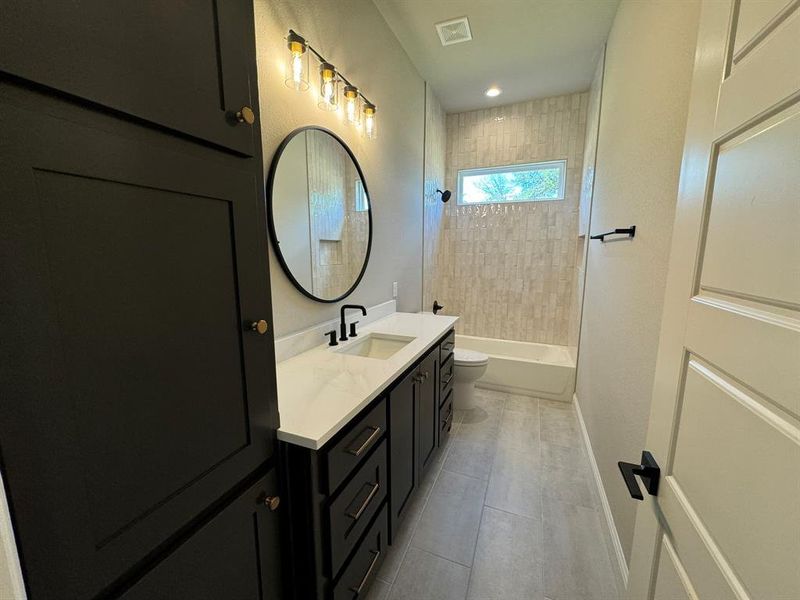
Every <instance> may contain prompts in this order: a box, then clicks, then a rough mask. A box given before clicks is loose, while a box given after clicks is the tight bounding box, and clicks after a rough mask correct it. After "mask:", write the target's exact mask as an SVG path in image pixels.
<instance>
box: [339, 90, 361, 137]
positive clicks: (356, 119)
mask: <svg viewBox="0 0 800 600" xmlns="http://www.w3.org/2000/svg"><path fill="white" fill-rule="evenodd" d="M342 104H343V105H344V117H345V119H347V122H348V123H350V124H351V125H355V126H356V127H359V126H360V125H361V112H362V109H361V96H359V94H358V88H357V87H355V86H352V85H346V86H344V91H343V92H342Z"/></svg>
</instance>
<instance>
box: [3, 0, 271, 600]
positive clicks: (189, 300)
mask: <svg viewBox="0 0 800 600" xmlns="http://www.w3.org/2000/svg"><path fill="white" fill-rule="evenodd" d="M0 14H2V17H0V281H2V284H1V285H0V330H2V360H0V454H2V469H3V473H2V475H3V483H4V484H5V492H6V495H7V497H8V501H9V505H10V508H11V517H12V523H13V527H14V534H15V541H16V544H17V548H18V550H19V555H20V561H21V566H22V572H23V573H24V579H25V586H26V593H27V596H28V598H30V599H31V600H37V599H40V598H41V599H47V598H59V599H65V600H66V599H73V598H74V599H79V598H106V597H119V596H124V597H126V598H170V599H176V600H180V599H181V598H209V599H210V598H222V597H231V598H232V597H235V598H237V600H238V599H242V600H245V599H248V600H249V599H253V600H256V599H259V600H260V599H264V598H276V597H278V591H277V586H278V584H279V571H280V568H279V567H280V563H279V554H278V552H277V550H276V548H277V545H278V543H279V539H278V529H279V528H278V523H279V519H280V514H281V510H282V509H281V508H278V507H277V506H276V504H277V502H276V501H275V500H274V499H275V498H277V497H278V495H279V489H278V480H277V476H276V471H275V465H276V463H277V459H276V456H275V449H276V434H275V432H276V429H277V427H278V411H277V398H276V395H277V394H276V385H275V379H276V378H275V369H274V364H275V363H274V361H275V357H274V344H273V339H272V323H271V319H272V314H271V305H270V302H271V296H270V282H269V268H268V263H267V248H266V244H267V241H266V240H267V231H266V229H267V228H266V217H265V211H264V191H263V185H262V182H263V180H264V178H263V163H262V156H261V145H260V129H259V121H258V118H257V114H256V113H257V111H258V107H259V101H258V95H257V90H258V85H257V81H256V60H255V41H254V26H253V8H252V5H251V3H250V2H247V1H243V2H219V1H217V2H213V1H210V2H199V3H186V2H184V3H170V2H162V1H159V0H144V1H140V2H123V3H113V5H112V4H111V3H108V2H103V1H100V0H86V1H82V2H70V3H60V2H55V3H41V2H25V1H22V0H0ZM245 108H247V110H245ZM237 113H239V114H238V116H237ZM267 499H273V500H271V501H269V502H268V501H267ZM272 509H277V510H272Z"/></svg>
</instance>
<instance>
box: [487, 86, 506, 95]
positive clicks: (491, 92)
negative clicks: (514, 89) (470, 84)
mask: <svg viewBox="0 0 800 600" xmlns="http://www.w3.org/2000/svg"><path fill="white" fill-rule="evenodd" d="M484 93H485V94H486V95H487V96H489V98H496V97H497V96H499V95H500V94H502V93H503V90H501V89H500V88H499V87H497V86H496V85H493V86H492V87H490V88H489V89H488V90H486V92H484Z"/></svg>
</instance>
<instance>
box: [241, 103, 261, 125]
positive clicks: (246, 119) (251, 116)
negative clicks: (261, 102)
mask: <svg viewBox="0 0 800 600" xmlns="http://www.w3.org/2000/svg"><path fill="white" fill-rule="evenodd" d="M236 120H237V121H239V123H247V124H248V125H252V124H253V123H255V122H256V113H254V112H253V109H252V108H250V107H249V106H243V107H242V108H241V109H239V112H237V113H236Z"/></svg>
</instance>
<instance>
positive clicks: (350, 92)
mask: <svg viewBox="0 0 800 600" xmlns="http://www.w3.org/2000/svg"><path fill="white" fill-rule="evenodd" d="M286 47H287V48H288V49H289V56H288V57H287V65H286V78H285V80H284V82H285V83H286V85H287V86H288V87H290V88H294V89H296V90H299V91H301V92H304V91H306V90H307V89H308V88H309V83H308V72H309V68H308V55H309V54H313V55H314V57H315V58H316V59H317V60H318V61H319V101H318V102H317V106H319V107H320V108H321V109H323V110H328V111H335V110H338V109H339V96H340V94H339V86H340V84H342V85H343V88H344V89H343V90H342V93H341V96H342V100H341V102H342V105H343V106H344V111H345V113H344V114H345V120H346V121H347V122H348V123H350V124H351V125H353V126H355V127H356V129H358V130H360V131H362V133H363V135H364V137H366V138H368V139H371V140H374V139H375V137H376V134H377V123H376V120H375V112H376V110H377V109H376V107H375V105H374V104H373V103H372V102H370V101H369V100H368V99H367V97H366V96H365V95H364V94H363V92H361V90H359V89H358V88H357V87H356V86H354V85H353V84H352V83H350V81H348V79H347V77H345V76H344V75H342V73H341V72H340V71H337V70H336V67H334V66H333V65H332V64H331V63H329V62H328V61H327V60H326V59H325V57H324V56H322V55H321V54H320V53H319V52H317V51H316V50H315V49H314V47H313V46H312V45H311V44H309V43H308V42H307V41H306V39H305V38H304V37H303V36H301V35H300V34H299V33H297V32H296V31H294V30H292V29H290V30H289V35H287V36H286Z"/></svg>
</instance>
